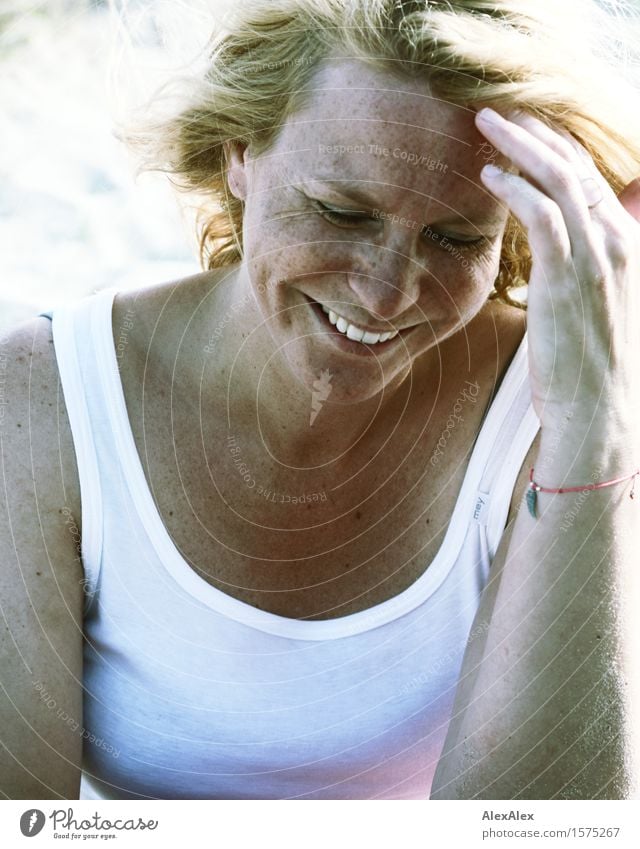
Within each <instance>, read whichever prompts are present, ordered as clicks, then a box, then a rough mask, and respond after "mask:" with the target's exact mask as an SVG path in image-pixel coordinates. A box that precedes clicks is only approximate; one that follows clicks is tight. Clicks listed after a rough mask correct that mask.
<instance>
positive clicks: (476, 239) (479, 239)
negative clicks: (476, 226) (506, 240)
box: [422, 227, 490, 249]
mask: <svg viewBox="0 0 640 849" xmlns="http://www.w3.org/2000/svg"><path fill="white" fill-rule="evenodd" d="M422 235H423V236H424V237H425V238H426V239H427V240H428V241H431V242H434V243H435V244H439V245H440V246H441V247H443V248H446V247H447V245H455V247H457V248H462V249H464V248H473V247H479V246H480V245H482V244H487V245H488V244H489V243H490V239H489V238H487V236H454V235H451V234H449V233H439V232H436V231H435V230H432V229H431V227H423V228H422Z"/></svg>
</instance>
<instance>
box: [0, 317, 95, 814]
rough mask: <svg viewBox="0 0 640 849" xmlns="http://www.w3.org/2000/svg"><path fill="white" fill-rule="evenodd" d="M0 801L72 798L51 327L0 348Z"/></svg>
mask: <svg viewBox="0 0 640 849" xmlns="http://www.w3.org/2000/svg"><path fill="white" fill-rule="evenodd" d="M0 411H1V412H0V462H1V472H2V477H1V482H0V487H1V488H0V597H1V598H2V612H3V620H2V623H1V625H0V629H1V630H0V668H1V672H2V680H3V682H6V683H5V684H4V686H3V689H2V691H0V740H1V742H2V746H0V776H1V778H0V791H1V794H2V795H3V796H4V797H6V798H14V799H22V798H77V789H78V786H79V765H80V755H81V744H82V732H81V725H82V685H81V676H82V632H81V629H82V604H83V585H82V579H83V569H82V564H81V561H80V557H79V552H78V543H79V539H80V530H81V528H80V491H79V483H78V476H77V469H76V464H75V454H74V449H73V442H72V437H71V431H70V427H69V421H68V416H67V410H66V407H65V401H64V397H63V394H62V389H61V387H60V383H59V377H58V369H57V364H56V358H55V351H54V347H53V340H52V336H51V322H50V321H49V320H48V319H46V318H34V319H30V320H29V321H27V322H24V323H23V324H21V325H19V326H17V327H16V328H14V329H13V330H11V331H10V332H8V333H5V334H4V336H3V337H2V338H1V339H0Z"/></svg>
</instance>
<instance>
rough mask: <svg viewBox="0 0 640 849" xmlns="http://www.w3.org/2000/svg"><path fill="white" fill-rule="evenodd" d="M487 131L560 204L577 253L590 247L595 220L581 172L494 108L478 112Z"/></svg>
mask: <svg viewBox="0 0 640 849" xmlns="http://www.w3.org/2000/svg"><path fill="white" fill-rule="evenodd" d="M476 123H477V126H478V128H479V129H480V130H481V132H482V133H483V135H485V136H486V137H487V139H488V140H489V141H490V142H491V143H492V144H493V145H494V147H496V148H497V149H498V150H499V151H500V152H501V153H503V154H504V155H505V156H508V157H509V159H510V160H511V161H512V162H513V163H514V165H515V166H516V167H517V168H518V170H519V171H520V172H521V173H522V174H523V175H525V176H526V177H527V178H529V180H530V181H533V182H534V184H535V187H536V188H538V189H540V190H541V192H542V193H544V194H545V195H546V196H547V197H548V198H550V199H551V200H552V201H554V202H555V204H556V205H557V206H558V207H559V208H560V210H561V212H562V215H563V218H564V220H565V222H566V229H567V232H568V234H569V239H570V241H571V245H572V246H573V250H574V253H575V255H576V257H578V256H581V255H583V254H584V253H585V251H588V250H589V245H590V243H591V238H590V235H591V232H592V222H591V215H590V210H589V207H588V205H587V200H586V198H585V194H584V190H583V188H582V185H581V183H580V179H579V176H578V172H577V169H576V167H575V166H574V165H573V163H571V162H569V161H568V160H567V159H565V158H564V157H563V156H561V155H560V154H559V153H557V152H556V151H555V150H554V149H552V148H550V147H549V145H548V144H546V142H544V141H541V140H540V139H539V138H537V137H536V136H535V135H533V134H532V133H531V132H529V131H528V130H526V129H524V128H523V127H520V126H518V125H517V124H515V123H513V122H511V121H508V120H506V119H505V118H503V117H502V116H500V115H498V113H497V112H494V111H493V110H487V109H483V110H481V111H480V112H479V113H478V114H477V116H476Z"/></svg>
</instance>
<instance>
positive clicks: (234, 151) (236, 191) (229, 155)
mask: <svg viewBox="0 0 640 849" xmlns="http://www.w3.org/2000/svg"><path fill="white" fill-rule="evenodd" d="M224 153H225V156H226V159H227V180H228V183H229V189H230V191H231V194H232V195H233V196H234V197H236V198H238V200H245V198H246V196H247V161H248V148H247V145H246V144H243V143H242V142H239V141H227V142H225V143H224Z"/></svg>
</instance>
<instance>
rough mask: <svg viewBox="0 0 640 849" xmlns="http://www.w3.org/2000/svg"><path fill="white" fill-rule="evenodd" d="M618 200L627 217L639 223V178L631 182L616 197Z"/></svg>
mask: <svg viewBox="0 0 640 849" xmlns="http://www.w3.org/2000/svg"><path fill="white" fill-rule="evenodd" d="M618 200H619V201H620V203H621V204H622V205H623V206H624V208H625V209H626V210H627V212H628V213H629V215H631V216H633V218H635V219H636V221H638V222H640V177H636V179H635V180H632V181H631V182H630V183H629V184H628V185H627V186H625V187H624V189H623V190H622V191H621V192H620V194H619V195H618Z"/></svg>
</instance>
